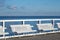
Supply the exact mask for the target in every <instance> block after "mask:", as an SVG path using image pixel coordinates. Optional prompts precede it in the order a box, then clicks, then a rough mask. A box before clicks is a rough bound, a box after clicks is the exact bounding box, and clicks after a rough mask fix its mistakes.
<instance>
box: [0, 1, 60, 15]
mask: <svg viewBox="0 0 60 40" xmlns="http://www.w3.org/2000/svg"><path fill="white" fill-rule="evenodd" d="M0 4H2V5H3V6H2V5H0V16H60V0H0Z"/></svg>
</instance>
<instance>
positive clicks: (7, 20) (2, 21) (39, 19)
mask: <svg viewBox="0 0 60 40" xmlns="http://www.w3.org/2000/svg"><path fill="white" fill-rule="evenodd" d="M40 20H60V19H11V20H0V22H3V21H5V22H10V21H40Z"/></svg>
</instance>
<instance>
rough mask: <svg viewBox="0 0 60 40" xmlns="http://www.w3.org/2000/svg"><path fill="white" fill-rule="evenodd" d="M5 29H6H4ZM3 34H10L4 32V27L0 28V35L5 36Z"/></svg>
mask: <svg viewBox="0 0 60 40" xmlns="http://www.w3.org/2000/svg"><path fill="white" fill-rule="evenodd" d="M4 29H6V28H5V27H4ZM3 34H9V33H8V32H3V27H2V26H0V35H3Z"/></svg>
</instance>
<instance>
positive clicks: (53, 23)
mask: <svg viewBox="0 0 60 40" xmlns="http://www.w3.org/2000/svg"><path fill="white" fill-rule="evenodd" d="M54 25H55V21H54V19H53V27H54Z"/></svg>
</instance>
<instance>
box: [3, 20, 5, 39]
mask: <svg viewBox="0 0 60 40" xmlns="http://www.w3.org/2000/svg"><path fill="white" fill-rule="evenodd" d="M3 37H4V38H5V21H4V20H3Z"/></svg>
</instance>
